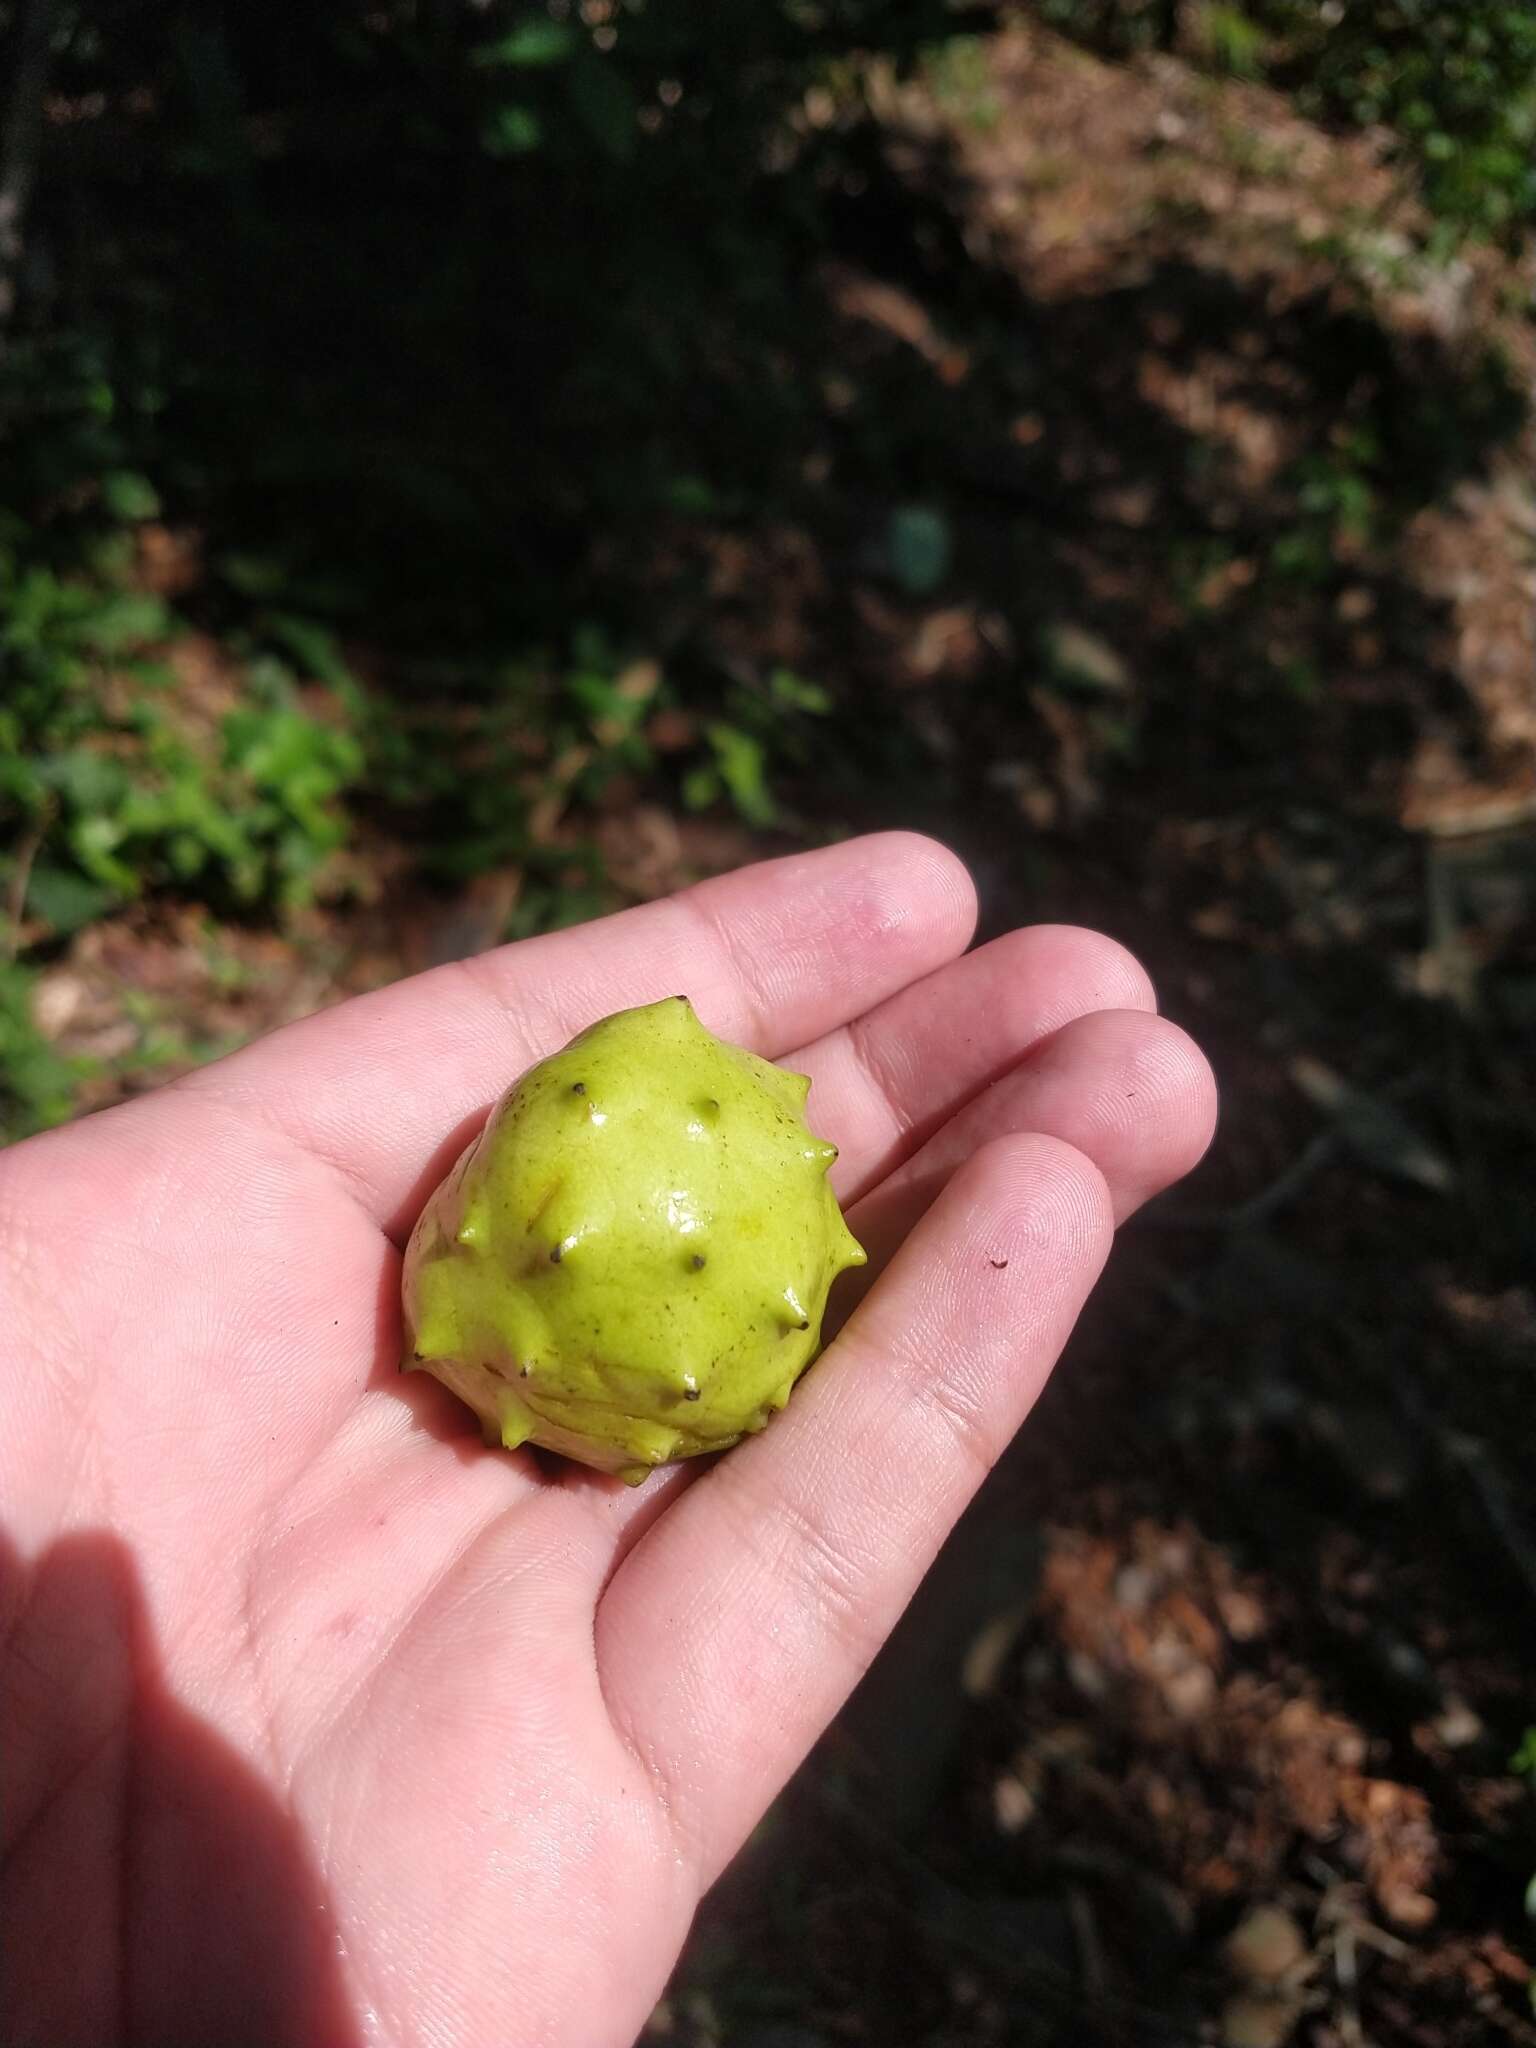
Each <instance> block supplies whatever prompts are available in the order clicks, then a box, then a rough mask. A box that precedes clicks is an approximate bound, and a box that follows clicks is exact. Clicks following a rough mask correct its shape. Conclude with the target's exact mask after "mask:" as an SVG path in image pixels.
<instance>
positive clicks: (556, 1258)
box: [403, 996, 864, 1484]
mask: <svg viewBox="0 0 1536 2048" xmlns="http://www.w3.org/2000/svg"><path fill="white" fill-rule="evenodd" d="M810 1085H811V1084H810V1082H809V1081H808V1080H806V1078H805V1077H804V1075H801V1074H790V1073H786V1072H784V1071H783V1070H782V1069H781V1068H779V1067H774V1066H770V1065H769V1063H768V1062H767V1061H766V1060H761V1059H758V1058H757V1057H756V1055H755V1054H753V1053H749V1052H743V1051H742V1050H741V1049H740V1048H739V1047H737V1046H734V1045H728V1044H726V1043H725V1042H724V1041H723V1040H722V1039H719V1038H716V1037H715V1036H714V1035H713V1034H712V1033H711V1032H709V1031H707V1030H706V1029H705V1028H704V1026H703V1025H702V1024H701V1023H700V1022H699V1020H698V1018H697V1017H696V1016H695V1015H694V1013H693V1008H692V1005H691V1004H690V1003H689V1002H688V1001H687V999H686V997H683V996H672V997H668V998H667V999H666V1000H665V1001H664V1002H659V1003H649V1004H646V1005H645V1006H644V1007H643V1008H640V1009H634V1010H620V1011H619V1012H618V1013H617V1014H616V1015H615V1016H612V1017H605V1018H604V1019H603V1020H602V1022H601V1023H597V1024H593V1025H592V1026H590V1028H589V1029H587V1030H585V1031H583V1032H581V1033H580V1034H579V1036H577V1037H576V1038H573V1039H572V1040H571V1042H570V1044H569V1045H568V1046H567V1047H566V1048H565V1050H564V1051H563V1052H558V1053H556V1054H554V1055H553V1056H552V1057H551V1058H549V1059H546V1060H543V1061H541V1062H540V1063H539V1065H537V1066H536V1067H533V1068H531V1069H530V1070H529V1071H528V1072H527V1073H526V1074H524V1075H523V1077H522V1078H521V1080H519V1081H517V1082H515V1083H514V1084H513V1086H512V1087H510V1088H509V1089H508V1090H507V1092H506V1093H505V1094H504V1095H503V1096H502V1098H501V1100H500V1101H499V1102H498V1103H497V1104H496V1106H495V1108H494V1109H493V1110H492V1111H491V1114H490V1118H489V1120H488V1121H487V1123H486V1125H485V1128H484V1130H483V1131H482V1132H481V1134H480V1136H479V1137H478V1138H476V1139H475V1140H474V1142H473V1143H472V1144H471V1145H470V1146H469V1147H468V1149H467V1150H466V1151H465V1152H464V1154H463V1156H462V1157H461V1158H460V1159H459V1161H458V1164H457V1165H456V1166H455V1167H454V1168H453V1170H452V1172H451V1173H450V1174H449V1175H448V1177H447V1179H446V1180H444V1181H443V1183H442V1185H441V1186H440V1187H439V1188H438V1189H437V1191H436V1193H435V1194H434V1195H433V1196H432V1198H431V1200H430V1201H429V1202H428V1203H427V1205H426V1208H425V1209H424V1210H423V1212H422V1214H421V1217H420V1220H419V1221H418V1222H417V1225H416V1228H415V1230H414V1231H413V1233H412V1235H411V1241H410V1244H409V1245H408V1247H407V1249H406V1255H405V1273H404V1282H403V1285H404V1307H405V1324H406V1352H405V1359H404V1363H405V1365H406V1367H407V1368H415V1367H419V1368H422V1369H424V1370H425V1371H428V1372H431V1373H433V1374H435V1375H436V1377H437V1378H438V1379H440V1380H441V1381H443V1383H444V1384H445V1385H446V1386H448V1387H451V1388H452V1390H453V1391H454V1393H456V1394H457V1395H459V1396H460V1398H461V1399H462V1400H464V1401H467V1402H468V1403H469V1405H470V1407H471V1408H473V1409H474V1410H475V1411H476V1413H477V1414H478V1415H479V1417H480V1419H481V1422H482V1424H483V1425H484V1429H485V1434H486V1440H487V1442H490V1443H501V1444H505V1445H506V1446H508V1447H509V1448H515V1447H516V1446H517V1445H519V1444H524V1443H534V1444H542V1445H544V1446H545V1447H546V1448H547V1449H549V1450H553V1451H561V1452H563V1453H564V1454H565V1455H566V1456H567V1457H569V1458H576V1459H579V1460H580V1461H581V1462H582V1463H583V1464H586V1465H592V1466H595V1467H597V1468H598V1469H599V1470H600V1471H604V1472H617V1473H619V1474H620V1475H622V1477H623V1478H625V1479H627V1480H629V1481H630V1482H631V1483H632V1484H638V1482H639V1481H640V1480H642V1479H644V1478H645V1476H646V1475H647V1473H648V1472H650V1470H651V1469H652V1468H653V1467H654V1466H656V1465H662V1464H667V1463H669V1462H670V1461H672V1460H673V1459H678V1458H691V1457H696V1456H698V1455H699V1454H700V1453H702V1452H705V1451H718V1450H723V1449H725V1447H726V1446H727V1445H729V1444H733V1443H735V1442H736V1440H737V1439H738V1438H739V1437H741V1436H743V1435H745V1434H746V1433H747V1432H748V1431H750V1430H756V1429H761V1428H762V1427H763V1425H764V1424H765V1423H766V1422H767V1421H768V1420H769V1418H770V1416H771V1415H772V1414H773V1412H774V1411H775V1410H776V1409H780V1408H782V1407H783V1406H784V1405H785V1403H786V1402H787V1401H788V1399H789V1395H790V1389H791V1388H792V1387H793V1386H794V1384H795V1381H796V1380H797V1379H798V1378H799V1377H800V1375H801V1373H802V1372H804V1370H805V1368H806V1367H807V1366H808V1365H809V1364H810V1362H811V1360H812V1359H813V1358H814V1357H815V1355H816V1351H817V1348H818V1346H819V1343H820V1340H821V1323H822V1317H823V1314H824V1312H825V1310H826V1305H827V1293H828V1290H829V1289H830V1287H831V1285H832V1282H833V1281H834V1280H835V1279H836V1278H837V1275H838V1274H839V1273H841V1272H842V1271H843V1270H844V1269H845V1268H847V1267H849V1266H861V1265H863V1263H864V1253H863V1250H862V1249H861V1247H860V1246H859V1245H858V1243H857V1242H856V1241H855V1239H854V1237H853V1235H852V1233H851V1232H850V1231H849V1229H848V1226H847V1225H846V1224H845V1223H844V1221H843V1217H842V1212H841V1210H840V1209H839V1208H838V1206H837V1198H836V1196H835V1195H834V1194H833V1192H832V1189H831V1187H830V1186H829V1185H828V1182H827V1169H828V1167H829V1166H830V1165H831V1163H832V1161H833V1160H834V1159H835V1158H836V1157H837V1148H836V1146H834V1145H829V1144H827V1143H826V1142H824V1141H823V1140H822V1139H820V1138H818V1137H817V1136H816V1135H815V1134H814V1133H813V1132H812V1131H811V1129H810V1128H809V1126H808V1125H807V1123H806V1121H805V1116H804V1109H805V1100H806V1096H807V1094H808V1092H809V1090H810Z"/></svg>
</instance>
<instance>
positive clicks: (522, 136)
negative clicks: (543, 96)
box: [480, 107, 544, 156]
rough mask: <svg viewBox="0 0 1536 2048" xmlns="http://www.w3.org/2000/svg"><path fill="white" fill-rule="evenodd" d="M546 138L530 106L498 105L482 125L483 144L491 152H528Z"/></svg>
mask: <svg viewBox="0 0 1536 2048" xmlns="http://www.w3.org/2000/svg"><path fill="white" fill-rule="evenodd" d="M543 138H544V130H543V128H542V127H541V126H540V125H539V117H538V115H537V114H536V113H534V111H533V109H532V108H531V107H497V108H495V109H494V110H493V111H492V112H491V113H490V114H488V115H487V116H486V118H485V121H484V123H483V124H482V126H481V129H480V146H481V148H482V149H483V150H485V152H486V154H487V155H488V156H527V155H528V153H529V152H530V150H535V149H537V148H538V146H539V144H540V142H541V141H542V140H543Z"/></svg>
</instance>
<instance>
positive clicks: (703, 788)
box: [683, 762, 720, 811]
mask: <svg viewBox="0 0 1536 2048" xmlns="http://www.w3.org/2000/svg"><path fill="white" fill-rule="evenodd" d="M719 795H720V777H719V776H718V775H717V774H716V773H715V771H714V769H713V768H709V767H706V766H705V765H704V764H703V763H702V762H701V763H700V764H699V766H698V767H696V768H690V769H689V770H688V773H687V774H686V775H685V776H684V777H683V808H684V809H685V810H689V811H707V810H708V809H709V807H710V805H711V804H712V803H714V802H715V801H716V800H717V799H718V797H719Z"/></svg>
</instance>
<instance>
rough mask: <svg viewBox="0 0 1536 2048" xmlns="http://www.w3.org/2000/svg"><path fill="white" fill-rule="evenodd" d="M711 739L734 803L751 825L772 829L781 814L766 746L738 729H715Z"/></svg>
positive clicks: (716, 726) (721, 776)
mask: <svg viewBox="0 0 1536 2048" xmlns="http://www.w3.org/2000/svg"><path fill="white" fill-rule="evenodd" d="M707 737H708V739H709V744H710V747H711V748H712V750H713V752H714V756H715V766H716V767H717V768H718V770H719V771H720V780H721V781H722V782H723V783H724V784H725V787H726V790H727V792H728V793H729V795H730V799H731V802H732V803H733V804H735V806H736V808H737V810H738V811H739V812H740V813H741V815H742V817H743V818H745V819H746V821H747V823H748V824H749V825H771V824H772V823H773V821H774V819H775V817H776V816H777V815H778V813H777V811H776V810H775V808H774V802H773V796H772V794H771V792H770V791H769V788H768V779H767V762H766V757H765V755H764V753H763V747H762V742H761V741H760V740H755V739H753V737H752V735H751V734H750V733H746V732H743V731H742V730H741V728H740V726H736V725H712V726H710V727H709V729H708V734H707Z"/></svg>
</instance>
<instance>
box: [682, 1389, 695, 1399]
mask: <svg viewBox="0 0 1536 2048" xmlns="http://www.w3.org/2000/svg"><path fill="white" fill-rule="evenodd" d="M698 1398H699V1390H698V1388H697V1387H684V1389H683V1399H684V1400H685V1401H697V1399H698Z"/></svg>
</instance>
